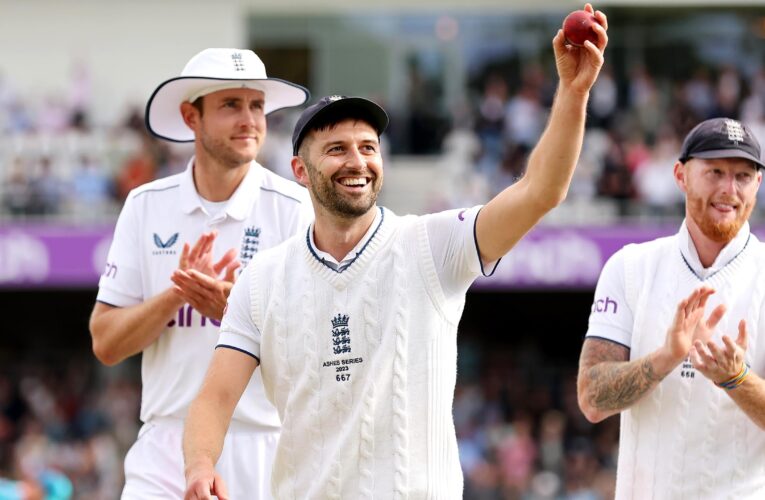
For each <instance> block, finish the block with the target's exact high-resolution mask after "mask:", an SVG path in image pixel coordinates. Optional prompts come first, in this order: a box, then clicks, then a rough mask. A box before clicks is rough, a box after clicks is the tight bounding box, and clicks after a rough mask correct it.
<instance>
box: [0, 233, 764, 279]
mask: <svg viewBox="0 0 765 500" xmlns="http://www.w3.org/2000/svg"><path fill="white" fill-rule="evenodd" d="M112 231H113V227H112V226H100V227H80V226H71V227H66V226H51V225H26V224H23V225H22V224H14V225H6V226H3V227H0V287H2V288H30V287H87V288H91V287H92V288H95V287H96V286H98V279H99V276H100V275H101V273H102V272H103V271H104V266H105V264H106V256H107V252H108V251H109V245H110V243H111V237H112ZM676 231H677V226H669V225H668V226H661V227H657V226H602V227H601V226H598V227H582V226H579V227H572V226H569V227H550V226H539V227H537V228H536V229H534V230H533V231H532V232H531V233H529V234H528V235H527V236H526V237H525V238H524V239H523V240H521V241H520V242H519V243H518V245H516V246H515V248H513V250H512V251H511V252H510V253H509V254H508V255H507V256H505V257H504V258H503V259H502V260H501V262H500V263H499V265H498V266H497V270H496V272H495V273H494V275H493V276H491V277H490V278H479V279H478V280H477V281H476V283H475V284H474V286H473V289H475V290H497V291H499V290H513V289H520V290H523V289H545V288H553V289H590V288H593V287H594V286H595V284H596V282H597V279H598V276H599V275H600V270H601V269H602V268H603V264H605V262H606V260H607V259H608V258H609V257H610V256H611V255H613V253H614V252H616V251H617V250H618V249H620V248H621V247H622V246H624V245H626V244H628V243H637V242H641V241H648V240H651V239H654V238H658V237H661V236H667V235H671V234H673V233H675V232H676ZM754 232H755V233H757V234H758V236H760V238H761V239H762V235H763V234H765V227H760V228H755V230H754Z"/></svg>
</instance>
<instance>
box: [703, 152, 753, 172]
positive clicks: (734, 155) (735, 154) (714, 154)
mask: <svg viewBox="0 0 765 500" xmlns="http://www.w3.org/2000/svg"><path fill="white" fill-rule="evenodd" d="M691 158H701V159H703V160H714V159H718V158H743V159H745V160H749V161H752V162H754V164H755V165H756V166H757V168H758V169H760V168H765V164H763V163H762V160H760V159H759V158H755V157H754V156H752V155H750V154H749V153H747V152H746V151H741V150H739V149H712V150H709V151H699V152H697V153H693V154H692V155H691V156H690V157H689V158H688V159H689V160H690V159H691Z"/></svg>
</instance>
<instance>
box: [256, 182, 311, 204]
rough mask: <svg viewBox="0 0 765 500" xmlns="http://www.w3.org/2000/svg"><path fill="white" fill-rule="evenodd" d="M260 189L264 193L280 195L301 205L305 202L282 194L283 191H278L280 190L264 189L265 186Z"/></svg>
mask: <svg viewBox="0 0 765 500" xmlns="http://www.w3.org/2000/svg"><path fill="white" fill-rule="evenodd" d="M260 189H261V190H262V191H266V192H269V193H275V194H278V195H281V196H284V197H285V198H289V199H290V200H292V201H295V202H297V203H300V204H301V205H302V204H303V202H302V201H301V200H299V199H297V198H295V197H292V196H290V195H288V194H285V193H282V192H281V191H278V190H276V189H272V188H267V187H263V186H260Z"/></svg>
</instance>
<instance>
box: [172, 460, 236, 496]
mask: <svg viewBox="0 0 765 500" xmlns="http://www.w3.org/2000/svg"><path fill="white" fill-rule="evenodd" d="M213 495H215V496H217V497H218V500H229V497H228V490H227V488H226V484H225V482H224V481H223V478H221V477H220V474H218V473H217V472H215V469H214V468H213V467H212V466H211V465H209V464H198V465H195V466H191V467H187V468H186V494H185V495H184V497H183V498H184V500H211V499H212V498H213Z"/></svg>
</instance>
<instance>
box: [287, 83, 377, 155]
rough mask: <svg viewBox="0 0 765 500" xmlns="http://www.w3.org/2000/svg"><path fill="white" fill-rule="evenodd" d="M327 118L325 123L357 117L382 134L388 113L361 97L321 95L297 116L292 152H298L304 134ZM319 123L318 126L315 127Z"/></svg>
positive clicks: (295, 153)
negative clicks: (317, 100)
mask: <svg viewBox="0 0 765 500" xmlns="http://www.w3.org/2000/svg"><path fill="white" fill-rule="evenodd" d="M323 118H327V119H328V120H329V121H328V122H327V123H333V122H334V123H337V122H339V121H341V120H343V119H345V118H359V119H363V120H364V121H367V122H369V124H370V125H371V126H372V127H373V128H374V129H375V130H376V131H377V135H378V136H379V135H382V133H383V132H384V131H385V129H386V128H387V127H388V114H387V113H386V112H385V110H384V109H382V108H381V107H380V106H379V105H377V104H376V103H374V102H372V101H370V100H369V99H364V98H363V97H346V96H344V95H331V96H327V97H322V98H321V99H320V100H319V102H317V103H316V104H313V105H311V106H308V107H307V108H306V109H305V110H304V111H303V112H302V113H301V114H300V118H298V121H297V124H295V130H294V132H292V153H293V154H294V155H297V154H298V149H300V144H301V143H302V142H303V139H304V138H305V136H306V134H308V132H310V131H311V130H313V129H314V128H320V127H321V125H322V119H323ZM315 125H319V127H315Z"/></svg>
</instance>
